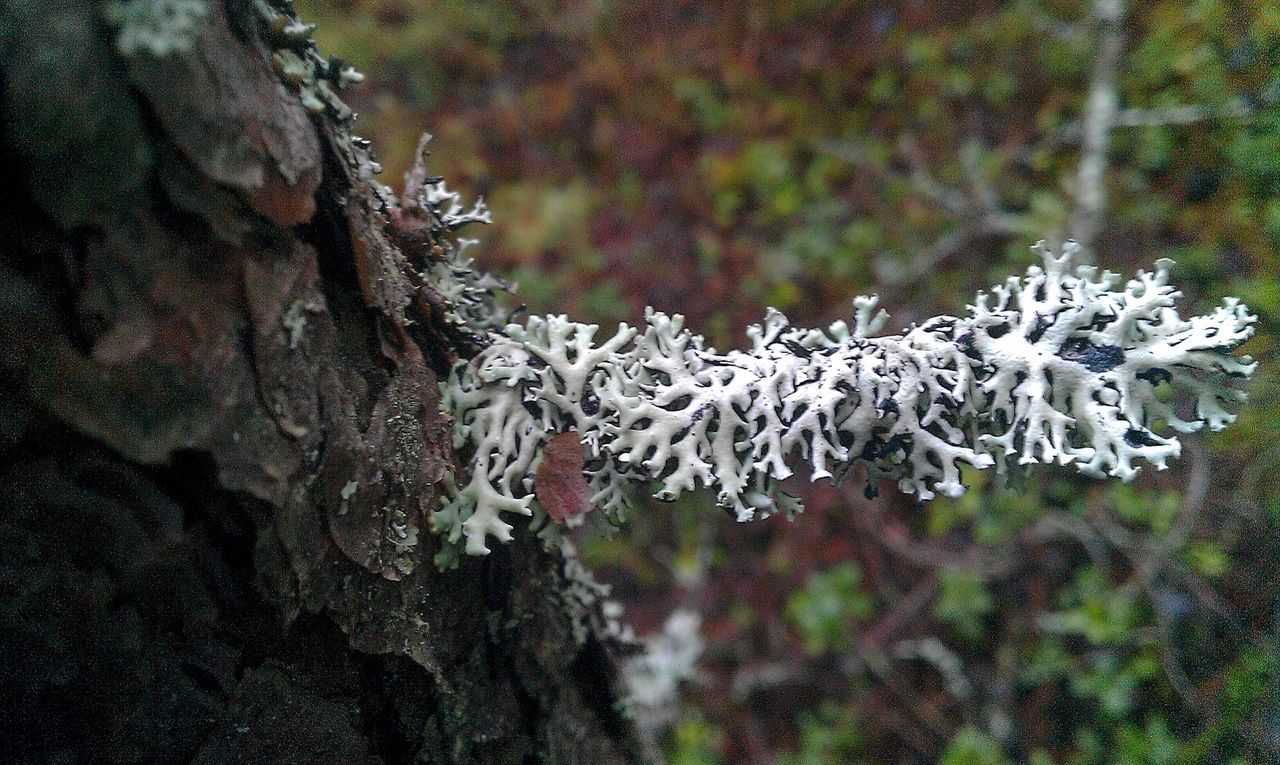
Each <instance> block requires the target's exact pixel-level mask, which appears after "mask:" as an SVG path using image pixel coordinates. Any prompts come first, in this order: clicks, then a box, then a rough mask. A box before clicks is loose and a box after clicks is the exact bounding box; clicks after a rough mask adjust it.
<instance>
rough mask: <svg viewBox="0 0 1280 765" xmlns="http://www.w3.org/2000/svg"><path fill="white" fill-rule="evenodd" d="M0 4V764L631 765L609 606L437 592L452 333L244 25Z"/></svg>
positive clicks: (530, 569)
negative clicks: (164, 43)
mask: <svg viewBox="0 0 1280 765" xmlns="http://www.w3.org/2000/svg"><path fill="white" fill-rule="evenodd" d="M207 6H208V8H207V11H208V12H207V13H206V14H204V15H203V16H201V17H200V18H199V19H198V20H197V21H196V23H195V27H194V28H193V31H192V40H193V42H194V44H193V45H192V46H191V47H190V49H189V50H175V51H172V52H169V53H167V54H165V55H162V56H157V55H153V53H152V52H148V51H145V50H141V51H134V52H132V54H131V55H128V56H126V55H124V54H123V53H121V49H123V48H124V47H125V46H122V45H117V39H116V34H115V30H114V29H112V28H111V27H110V26H108V24H107V23H106V21H105V20H104V13H103V9H104V4H102V3H97V2H91V0H66V1H65V2H47V1H37V0H25V1H23V0H4V1H3V2H0V67H2V71H0V77H2V80H0V99H2V101H0V196H2V198H3V201H0V349H2V351H3V353H2V355H0V360H2V361H0V384H3V386H4V393H3V396H2V397H0V590H2V591H3V593H4V594H3V596H2V597H3V600H4V606H3V608H0V664H2V665H3V667H4V670H3V672H2V673H0V678H2V679H0V754H2V756H0V759H3V760H4V761H6V762H41V763H43V762H181V761H198V762H201V763H222V762H354V763H365V762H368V763H373V762H389V763H399V762H430V763H453V762H458V763H463V762H466V763H471V762H477V763H488V762H493V763H498V762H504V763H505V762H590V763H624V762H626V763H629V762H638V761H641V760H643V759H644V755H643V752H642V747H641V746H640V745H639V744H638V742H637V740H636V738H635V736H634V733H633V729H632V726H631V724H630V723H629V722H628V721H627V720H626V719H624V718H623V717H622V716H621V714H620V713H619V711H618V707H617V704H616V702H617V699H618V689H617V676H616V672H615V669H614V663H613V660H612V657H611V644H610V643H609V639H608V638H607V637H606V636H605V633H606V630H605V625H604V620H603V618H602V616H601V613H600V609H599V604H598V603H597V602H596V601H597V598H598V591H597V590H595V589H593V587H592V586H591V584H590V583H589V582H588V581H585V580H584V579H583V578H582V577H581V575H579V574H575V573H574V572H575V571H577V570H578V567H576V566H572V565H571V566H568V567H566V565H565V560H564V559H563V558H561V557H560V556H558V555H551V554H548V553H546V552H544V551H543V550H542V549H541V547H540V546H539V545H538V544H536V543H534V544H529V543H527V542H520V541H518V542H516V543H513V544H511V545H501V546H498V548H497V550H495V552H494V553H493V554H491V555H490V556H488V557H487V558H484V559H468V560H466V561H464V562H463V565H462V566H461V567H460V569H459V570H458V571H455V572H451V573H448V574H441V573H439V572H437V571H436V570H435V569H434V568H433V567H432V566H431V563H430V561H431V557H432V554H433V552H434V549H433V547H434V540H433V539H432V537H431V536H430V533H429V531H428V529H427V526H426V514H427V513H428V511H429V510H431V509H432V508H433V507H434V506H435V504H436V502H437V500H438V491H439V487H438V484H437V481H438V480H439V479H440V477H441V476H442V475H443V472H444V469H445V465H446V464H448V462H449V461H450V460H451V459H452V454H451V450H450V444H449V437H450V428H449V425H448V423H447V422H445V421H444V420H443V419H442V418H441V417H440V415H439V414H438V413H437V400H438V391H437V382H438V380H439V379H440V375H441V373H442V372H443V371H444V370H445V369H446V368H447V366H448V364H449V363H450V362H451V360H452V359H454V358H455V354H456V352H457V349H456V348H455V347H454V346H455V345H456V343H455V342H453V341H451V340H450V338H453V337H455V335H454V334H452V332H451V330H450V329H449V328H448V327H446V326H444V325H443V324H442V323H441V321H440V319H439V312H438V311H433V309H432V307H433V306H438V305H440V303H439V296H438V295H436V294H434V293H432V292H431V290H430V287H429V286H428V287H422V286H420V283H419V282H418V280H417V278H416V274H417V269H416V268H415V264H414V262H413V261H412V256H411V255H409V254H406V252H407V251H402V250H401V249H399V248H397V247H396V246H395V244H394V243H393V242H394V241H396V240H395V239H394V237H393V235H392V234H391V233H390V232H389V231H388V228H387V226H388V223H387V220H388V219H387V216H386V212H387V210H386V209H385V204H384V202H385V200H384V199H383V198H381V197H380V196H379V195H378V194H377V193H376V191H375V190H374V189H373V187H372V186H371V185H370V184H369V183H368V182H367V180H368V178H370V177H371V176H370V175H369V172H370V169H369V158H368V156H367V155H366V154H365V153H364V151H363V150H362V149H360V148H359V146H358V144H353V143H352V142H351V141H350V140H349V139H348V138H347V137H346V136H345V135H344V133H343V131H342V130H341V129H340V128H338V127H337V126H336V125H335V123H334V122H333V120H331V119H329V118H327V117H324V116H315V115H313V114H311V113H309V112H308V111H307V110H305V109H304V108H303V106H302V105H301V102H300V100H299V97H298V94H297V92H296V90H295V89H293V88H291V87H288V86H286V85H285V84H283V83H282V82H281V80H280V78H279V77H278V76H277V74H276V72H275V71H274V70H273V66H272V59H271V49H270V46H269V45H268V43H267V42H266V38H265V32H264V30H263V29H262V28H261V26H262V25H261V24H260V22H259V21H258V18H257V16H256V15H255V14H254V11H253V8H252V3H250V2H242V1H241V0H226V2H225V3H223V2H212V1H211V2H209V3H207Z"/></svg>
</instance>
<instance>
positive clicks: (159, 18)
mask: <svg viewBox="0 0 1280 765" xmlns="http://www.w3.org/2000/svg"><path fill="white" fill-rule="evenodd" d="M208 12H209V9H208V7H207V6H206V5H205V3H204V0H108V2H107V3H106V4H105V5H104V6H103V15H104V16H105V17H106V20H107V23H109V24H111V25H112V26H114V27H116V28H117V32H116V48H117V49H118V50H119V51H120V53H122V54H123V55H125V56H133V55H136V54H138V53H147V54H150V55H152V56H155V57H156V58H163V57H164V56H167V55H169V54H170V53H176V52H179V51H187V50H191V47H192V45H193V44H194V40H193V37H194V34H195V29H196V24H198V23H199V22H200V20H201V19H202V18H204V16H205V15H206V14H208Z"/></svg>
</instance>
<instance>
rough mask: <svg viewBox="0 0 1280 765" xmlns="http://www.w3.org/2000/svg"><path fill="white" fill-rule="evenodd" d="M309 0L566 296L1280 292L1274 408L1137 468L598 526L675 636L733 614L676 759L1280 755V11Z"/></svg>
mask: <svg viewBox="0 0 1280 765" xmlns="http://www.w3.org/2000/svg"><path fill="white" fill-rule="evenodd" d="M298 5H299V9H300V11H301V14H302V16H303V18H304V19H306V20H309V21H315V22H319V23H320V28H319V30H318V32H317V37H318V38H319V40H320V41H321V44H322V49H323V50H324V51H325V52H326V53H340V54H342V55H343V56H344V57H345V58H347V59H348V60H350V61H351V62H352V63H354V64H355V65H356V66H357V67H358V68H359V69H361V70H362V71H364V72H365V73H366V74H368V75H369V79H370V81H369V82H368V83H367V84H366V85H365V86H363V88H361V89H359V90H358V92H353V93H351V94H350V99H349V100H350V101H351V102H352V104H353V106H354V107H355V108H356V109H357V110H358V111H359V112H361V118H360V121H359V122H358V124H357V132H359V133H361V134H362V135H365V136H367V137H370V138H372V139H374V142H375V145H376V147H377V148H378V150H379V153H380V157H381V160H382V163H383V165H384V167H385V172H384V173H383V181H384V182H385V183H388V184H392V185H398V183H399V181H398V179H399V178H400V176H401V174H402V173H403V172H404V170H405V169H406V168H407V167H408V165H409V163H410V162H411V159H412V152H413V149H414V146H415V143H416V141H417V137H418V135H419V133H421V132H423V131H429V132H432V133H434V134H435V135H436V139H435V141H434V142H433V143H432V145H431V148H432V150H433V151H434V153H435V154H434V158H433V161H432V163H431V168H432V170H433V171H434V172H438V173H441V174H443V175H445V176H446V177H447V178H448V179H449V181H450V182H451V183H452V184H453V185H455V186H458V187H461V188H463V189H464V190H466V191H468V192H470V193H471V194H482V195H484V196H485V197H486V198H487V199H488V201H489V202H490V204H491V205H492V207H493V210H494V224H493V226H492V227H490V228H489V229H488V230H486V231H485V232H483V244H482V247H481V248H480V249H479V250H478V251H479V252H481V254H480V256H479V258H480V262H481V265H482V266H483V267H484V268H486V269H489V270H492V271H495V272H498V273H500V274H503V275H504V276H507V277H509V278H512V279H514V280H516V281H518V282H519V283H520V292H519V296H520V299H521V300H522V301H523V302H525V303H527V304H528V306H529V309H530V310H531V311H535V312H565V313H569V314H571V315H572V316H574V317H575V318H578V319H582V320H591V321H598V322H604V323H608V322H615V321H618V320H627V321H631V322H636V321H637V320H639V319H640V317H641V316H642V312H643V308H644V306H645V305H653V306H655V307H657V308H660V309H662V310H665V311H669V312H682V313H684V314H686V315H687V316H688V317H689V320H690V325H691V326H693V327H694V328H696V329H699V330H700V331H701V332H703V333H704V334H705V335H707V336H708V337H709V338H710V339H711V340H712V342H713V343H714V344H716V345H717V346H718V347H721V348H723V347H725V346H728V345H731V344H733V343H735V342H740V341H741V339H742V337H743V328H744V327H745V325H746V324H747V323H749V322H751V321H755V320H758V319H759V317H761V315H762V311H763V308H764V306H766V305H773V306H776V307H778V308H779V309H782V310H783V311H785V312H787V313H788V314H789V315H790V316H791V318H792V319H793V321H795V322H797V323H811V324H825V323H827V322H829V321H831V320H833V319H835V318H839V317H842V316H847V315H848V314H849V313H850V311H851V306H850V298H851V297H852V296H853V295H854V294H857V293H859V292H878V293H880V294H881V296H882V298H883V301H884V304H885V305H886V306H887V307H888V308H889V309H890V311H891V313H892V314H893V316H894V325H895V326H898V327H900V326H903V325H905V324H909V323H910V322H912V321H916V320H919V319H921V318H924V317H926V316H928V315H932V314H934V313H938V312H956V311H962V310H963V309H964V304H965V302H966V300H967V299H969V298H970V296H971V295H972V294H973V292H974V291H975V290H977V289H979V288H982V287H985V286H987V285H989V284H990V283H993V282H996V281H999V280H1001V279H1003V277H1004V276H1006V275H1008V274H1010V273H1018V272H1020V271H1021V270H1023V269H1024V268H1025V266H1026V265H1027V264H1028V263H1029V262H1031V260H1032V255H1031V253H1030V252H1029V250H1028V245H1029V244H1031V243H1032V242H1033V241H1035V240H1036V239H1039V238H1041V237H1044V236H1048V237H1050V238H1051V239H1061V238H1062V237H1064V236H1067V235H1070V234H1072V233H1076V234H1077V235H1081V236H1083V238H1085V239H1086V240H1088V241H1089V242H1090V244H1091V246H1092V249H1093V251H1094V252H1096V253H1098V254H1097V256H1096V258H1097V260H1098V261H1100V262H1101V263H1102V265H1104V266H1105V267H1109V268H1111V269H1113V270H1118V271H1124V272H1131V271H1132V270H1133V269H1135V268H1138V267H1142V266H1144V265H1146V264H1149V263H1150V262H1151V261H1152V260H1154V259H1156V258H1159V257H1171V258H1174V259H1175V260H1177V261H1178V267H1177V269H1175V278H1176V279H1177V280H1178V282H1179V284H1181V285H1183V286H1184V289H1185V292H1186V297H1185V298H1184V304H1185V307H1187V308H1194V309H1197V310H1200V311H1203V310H1206V309H1209V308H1211V307H1212V306H1213V305H1214V304H1216V303H1217V301H1218V300H1219V299H1220V298H1221V297H1222V296H1223V295H1228V294H1234V295H1240V296H1242V297H1244V298H1245V299H1246V300H1247V302H1248V303H1249V304H1250V306H1251V307H1252V308H1253V310H1254V311H1255V312H1256V313H1257V314H1258V316H1259V323H1258V330H1259V331H1258V336H1257V338H1256V339H1254V340H1253V341H1252V342H1251V343H1250V344H1249V346H1248V347H1247V348H1246V349H1245V350H1246V351H1247V352H1250V353H1252V354H1253V355H1255V356H1256V357H1258V358H1260V359H1261V360H1262V362H1263V364H1262V366H1261V368H1260V371H1259V372H1258V375H1257V378H1256V379H1255V380H1254V383H1253V385H1252V387H1251V401H1250V403H1249V404H1248V406H1247V407H1246V408H1245V409H1244V410H1243V412H1242V414H1241V417H1240V420H1239V422H1237V423H1236V425H1235V426H1234V427H1232V428H1230V429H1228V430H1227V431H1226V432H1224V433H1222V434H1213V435H1207V436H1205V437H1199V436H1192V437H1189V438H1186V439H1184V451H1183V458H1182V459H1181V460H1180V461H1178V462H1177V463H1176V465H1175V466H1174V467H1173V468H1172V469H1170V470H1168V471H1166V472H1163V473H1156V472H1152V471H1150V470H1148V471H1146V472H1144V473H1143V474H1142V475H1141V476H1139V478H1138V480H1137V481H1136V482H1135V483H1134V484H1132V485H1129V486H1123V485H1118V484H1107V483H1100V482H1094V481H1089V480H1086V479H1083V478H1080V477H1078V476H1075V475H1073V474H1071V473H1070V472H1068V471H1066V470H1062V469H1042V470H1040V471H1038V472H1037V473H1036V474H1034V475H1033V476H1031V478H1030V479H1029V480H1028V482H1027V485H1026V486H1025V487H1021V489H1020V490H1017V491H1015V490H1012V489H1009V488H1007V487H1005V486H1003V485H1000V484H997V483H996V482H993V481H992V480H991V479H989V478H988V477H985V476H980V475H975V476H973V477H972V482H973V483H974V484H975V490H974V491H972V492H971V493H969V494H968V495H966V497H964V498H963V499H960V500H957V501H936V502H933V503H931V504H929V505H927V506H920V505H918V504H916V503H915V502H913V501H912V500H911V499H909V498H906V497H902V496H898V495H896V493H894V492H892V491H886V492H883V493H882V494H881V496H880V497H879V498H876V499H866V498H864V497H863V496H862V494H861V491H860V489H851V490H849V489H836V488H833V487H831V486H827V485H816V486H809V485H807V484H805V483H804V482H803V481H797V482H796V484H795V485H794V486H793V487H792V489H793V491H796V492H798V493H800V494H802V495H803V496H804V497H805V499H806V501H807V504H808V511H807V512H806V514H805V515H804V516H802V517H801V518H800V519H798V520H797V521H796V522H795V523H787V522H786V521H782V520H779V519H773V520H770V521H767V522H761V523H753V524H746V525H737V524H734V523H733V522H731V521H730V520H728V519H726V518H724V517H723V514H721V513H716V512H714V509H713V508H712V506H711V505H712V503H711V501H710V499H709V498H706V497H702V498H694V499H690V500H687V501H683V502H680V503H677V504H676V505H674V506H664V505H656V504H653V503H651V505H652V506H647V507H646V508H645V509H644V511H643V512H639V513H637V514H636V517H635V518H634V519H633V522H632V524H631V525H630V526H629V527H628V528H627V529H626V530H625V531H624V532H623V533H622V534H621V535H620V536H619V537H618V538H616V539H614V540H607V541H597V542H593V543H590V544H588V545H587V546H586V547H585V549H584V550H583V553H584V556H585V557H586V558H587V559H588V561H589V562H590V563H591V565H592V566H593V567H594V568H595V570H596V572H597V575H598V576H600V577H601V578H602V579H604V580H606V581H609V582H611V583H612V584H613V585H614V588H615V593H616V594H617V596H618V597H619V598H620V599H621V600H622V601H623V602H624V603H625V604H626V605H627V619H628V621H629V622H630V623H631V624H633V625H635V626H636V628H637V631H638V632H640V633H641V634H645V633H651V632H655V631H657V630H659V629H660V627H661V625H662V623H663V620H664V619H665V617H666V616H667V615H668V614H669V613H670V612H672V610H673V609H676V608H680V607H683V608H691V609H694V610H696V611H697V612H698V613H700V614H701V615H702V638H703V640H704V641H705V650H704V652H703V654H702V656H701V659H700V661H699V664H698V671H697V674H696V675H695V676H694V677H693V678H692V679H691V680H690V681H688V682H686V683H685V684H684V685H683V686H682V690H681V692H680V698H679V699H678V700H677V702H676V703H674V704H672V705H669V706H668V707H667V708H665V709H663V710H660V711H659V712H657V713H655V712H653V711H650V712H646V713H644V714H645V717H644V719H645V721H646V724H647V725H648V727H649V729H650V731H651V732H652V734H653V735H654V736H655V737H656V739H657V741H658V742H659V744H660V746H661V747H662V749H663V751H664V752H665V753H666V756H667V757H668V758H669V759H670V761H671V762H673V763H678V764H679V765H703V764H706V765H710V764H712V763H747V762H750V763H779V764H780V765H781V764H786V765H809V764H813V763H845V762H847V763H913V762H940V763H946V764H947V765H962V764H969V763H974V764H975V765H987V764H989V765H999V764H1002V763H1015V762H1016V763H1031V764H1032V765H1049V764H1050V763H1065V764H1070V765H1094V764H1095V763H1096V764H1098V765H1103V764H1104V763H1105V764H1107V765H1111V764H1114V765H1137V764H1139V763H1152V764H1156V763H1160V764H1175V763H1186V764H1189V765H1190V764H1195V765H1200V764H1202V763H1232V764H1233V765H1240V764H1243V763H1277V762H1280V654H1278V653H1277V637H1278V635H1280V563H1278V561H1277V559H1278V554H1277V553H1278V552H1280V428H1277V424H1278V423H1280V365H1278V364H1277V363H1276V362H1275V358H1276V353H1275V344H1276V341H1277V336H1278V335H1280V280H1278V277H1280V111H1278V110H1277V109H1276V108H1275V104H1276V103H1277V101H1278V100H1280V6H1277V5H1276V4H1274V3H1273V2H1270V1H1269V0H1255V1H1253V2H1225V1H1223V0H1155V1H1152V2H1145V3H1141V4H1133V5H1132V6H1130V7H1124V5H1123V4H1122V3H1120V2H1118V0H1102V1H1101V2H1097V3H1093V4H1090V3H1080V2H1067V1H1066V0H1063V1H1057V0H1042V1H1039V2H1037V1H1036V0H1013V1H1011V2H972V3H953V2H943V1H941V0H935V1H934V2H924V1H916V2H882V3H873V2H837V1H836V0H782V1H781V2H771V3H745V2H737V1H735V0H723V1H720V2H685V3H675V2H652V1H651V0H639V1H637V2H615V1H614V0H596V1H595V2H591V1H590V0H587V1H584V2H531V3H518V4H517V3H509V2H484V1H480V2H477V1H475V0H437V1H435V2H428V1H427V0H305V2H304V1H303V0H299V2H298ZM1091 93H1092V94H1094V96H1095V98H1099V97H1100V98H1101V99H1102V100H1101V101H1094V102H1091V100H1090V94H1091ZM1108 95H1110V96H1114V98H1115V99H1116V100H1115V103H1116V104H1117V109H1116V110H1114V111H1109V110H1108V109H1107V108H1106V107H1107V101H1106V97H1107V96H1108ZM1091 103H1092V105H1091ZM1099 128H1100V132H1099ZM1091 136H1092V137H1091ZM1099 141H1100V143H1099ZM1091 142H1092V143H1091ZM1089 158H1092V160H1093V161H1094V164H1093V165H1092V166H1091V167H1082V164H1084V165H1088V162H1084V163H1082V159H1085V160H1088V159H1089ZM1101 160H1106V161H1105V162H1102V163H1101V165H1099V164H1098V162H1099V161H1101ZM1095 171H1096V172H1095ZM1091 172H1092V173H1093V175H1092V176H1091V175H1090V173H1091ZM1093 177H1096V178H1097V180H1098V182H1097V183H1096V184H1095V186H1096V188H1094V189H1093V191H1094V192H1099V191H1100V192H1103V194H1104V196H1103V197H1102V198H1101V200H1100V199H1099V198H1098V197H1097V194H1096V193H1095V194H1094V196H1093V197H1090V195H1089V193H1088V192H1089V191H1090V189H1089V188H1088V186H1089V185H1090V184H1091V183H1094V181H1093V180H1091V178H1093ZM1082 192H1083V193H1082Z"/></svg>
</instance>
